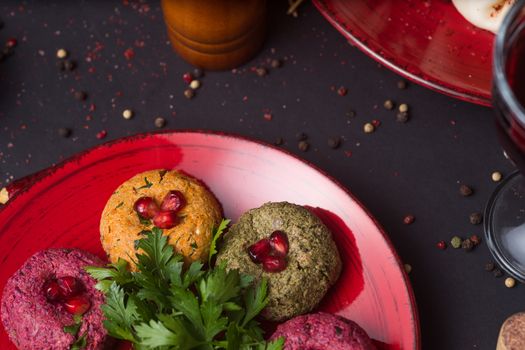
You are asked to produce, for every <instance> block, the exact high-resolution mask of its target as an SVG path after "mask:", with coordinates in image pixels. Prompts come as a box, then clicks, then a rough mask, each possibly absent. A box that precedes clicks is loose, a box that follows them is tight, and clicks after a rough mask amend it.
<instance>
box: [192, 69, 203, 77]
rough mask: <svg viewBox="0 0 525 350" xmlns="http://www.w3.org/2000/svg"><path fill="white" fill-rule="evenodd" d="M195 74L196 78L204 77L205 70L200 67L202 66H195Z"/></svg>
mask: <svg viewBox="0 0 525 350" xmlns="http://www.w3.org/2000/svg"><path fill="white" fill-rule="evenodd" d="M193 76H194V77H195V78H202V77H203V76H204V71H203V70H202V69H200V68H195V69H194V70H193Z"/></svg>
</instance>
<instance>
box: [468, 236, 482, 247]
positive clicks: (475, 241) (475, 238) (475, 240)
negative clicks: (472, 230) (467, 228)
mask: <svg viewBox="0 0 525 350" xmlns="http://www.w3.org/2000/svg"><path fill="white" fill-rule="evenodd" d="M470 240H471V241H472V244H474V246H477V245H480V244H481V238H480V237H479V236H478V235H472V236H470Z"/></svg>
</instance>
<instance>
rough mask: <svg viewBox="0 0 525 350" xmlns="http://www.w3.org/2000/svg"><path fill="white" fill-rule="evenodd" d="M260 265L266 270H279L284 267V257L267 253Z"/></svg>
mask: <svg viewBox="0 0 525 350" xmlns="http://www.w3.org/2000/svg"><path fill="white" fill-rule="evenodd" d="M262 265H263V269H264V271H266V272H281V271H283V270H284V269H286V259H285V258H284V257H282V256H273V255H268V256H267V257H266V258H265V259H264V260H263V262H262Z"/></svg>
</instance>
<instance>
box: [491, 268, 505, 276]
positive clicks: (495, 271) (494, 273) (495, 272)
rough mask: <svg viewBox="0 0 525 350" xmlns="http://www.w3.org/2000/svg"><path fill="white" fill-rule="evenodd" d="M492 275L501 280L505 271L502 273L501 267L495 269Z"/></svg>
mask: <svg viewBox="0 0 525 350" xmlns="http://www.w3.org/2000/svg"><path fill="white" fill-rule="evenodd" d="M492 274H493V275H494V277H496V278H500V277H501V276H503V271H501V269H500V268H499V267H495V268H494V270H492Z"/></svg>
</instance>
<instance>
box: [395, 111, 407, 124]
mask: <svg viewBox="0 0 525 350" xmlns="http://www.w3.org/2000/svg"><path fill="white" fill-rule="evenodd" d="M396 121H397V122H398V123H406V122H407V121H408V112H398V113H397V114H396Z"/></svg>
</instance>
